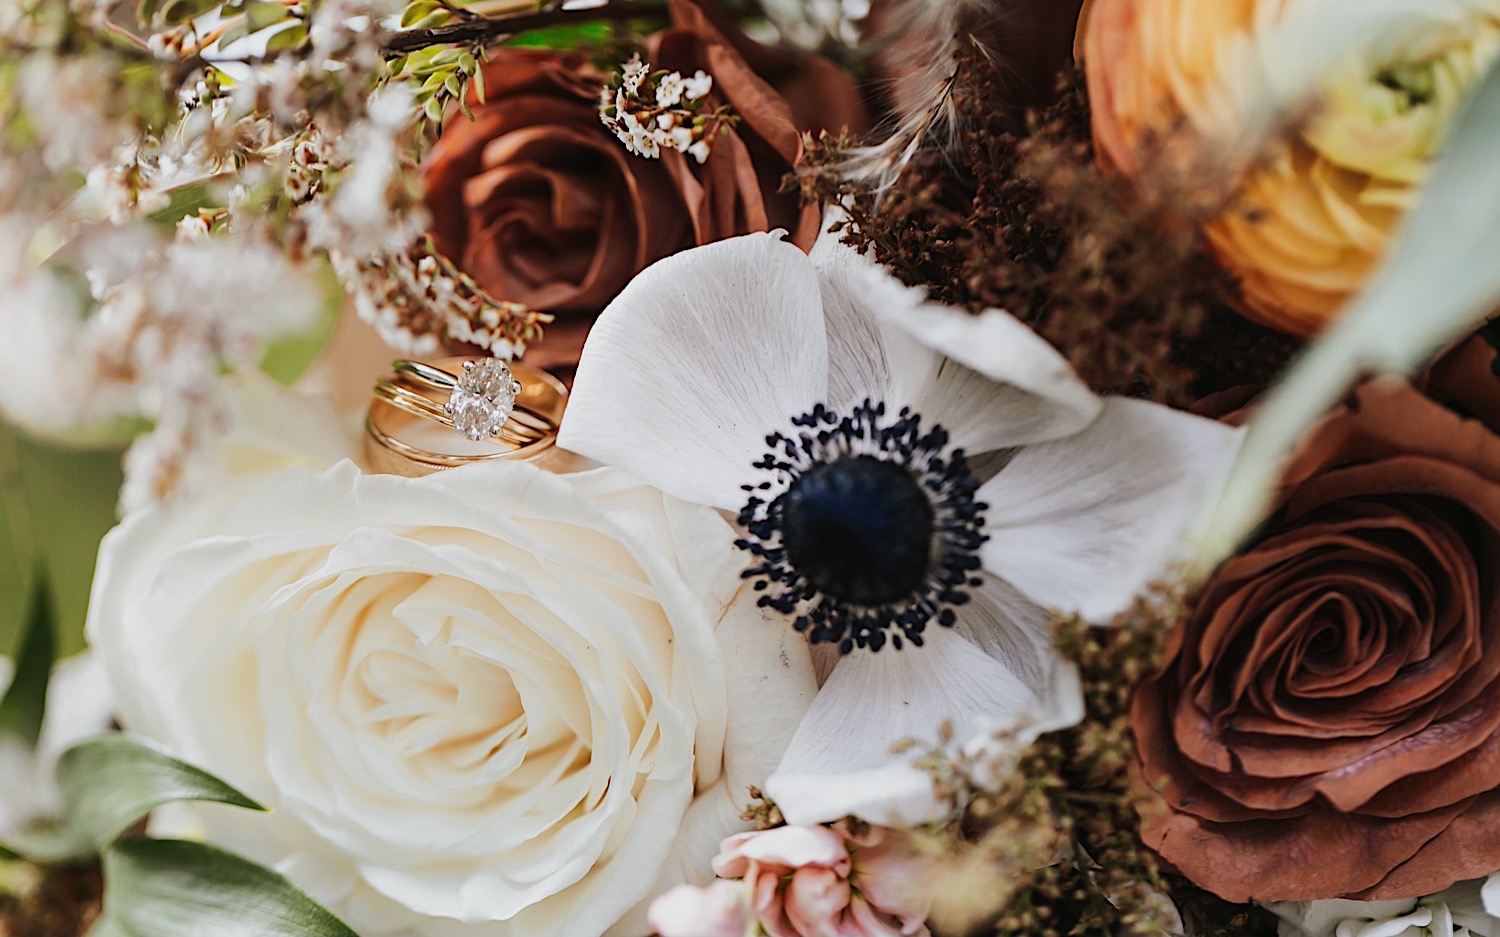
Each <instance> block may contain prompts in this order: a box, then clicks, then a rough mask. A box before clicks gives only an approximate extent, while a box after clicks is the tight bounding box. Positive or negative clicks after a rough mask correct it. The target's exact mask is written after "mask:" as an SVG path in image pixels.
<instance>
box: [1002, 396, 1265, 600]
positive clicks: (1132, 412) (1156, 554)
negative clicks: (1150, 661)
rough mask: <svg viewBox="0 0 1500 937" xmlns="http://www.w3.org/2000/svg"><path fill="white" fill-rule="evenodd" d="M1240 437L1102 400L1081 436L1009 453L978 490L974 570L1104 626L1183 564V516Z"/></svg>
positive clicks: (1130, 403)
mask: <svg viewBox="0 0 1500 937" xmlns="http://www.w3.org/2000/svg"><path fill="white" fill-rule="evenodd" d="M1241 437H1242V432H1241V431H1240V430H1239V429H1236V428H1232V427H1229V426H1225V425H1223V424H1221V423H1216V422H1214V421H1212V420H1206V419H1203V418H1201V417H1196V416H1192V415H1190V414H1186V413H1180V412H1178V411H1175V410H1171V409H1168V408H1167V407H1163V406H1159V405H1157V404H1153V403H1147V402H1145V401H1141V400H1129V399H1125V398H1118V397H1117V398H1110V399H1108V400H1107V401H1106V402H1105V405H1104V411H1103V412H1102V413H1101V414H1100V415H1099V417H1098V419H1096V420H1095V421H1094V422H1093V423H1091V424H1090V425H1089V426H1088V428H1087V429H1085V430H1084V431H1083V432H1081V433H1078V434H1076V435H1073V436H1070V437H1067V438H1066V439H1060V440H1057V441H1055V442H1049V443H1041V444H1038V445H1034V446H1028V447H1026V448H1024V449H1022V450H1020V452H1018V453H1017V454H1016V457H1015V458H1014V459H1013V460H1011V462H1010V464H1009V465H1007V466H1006V467H1005V468H1004V469H1002V470H1001V471H1000V473H999V474H998V475H996V476H995V477H994V478H992V479H991V480H990V481H988V482H986V483H985V484H984V486H983V487H981V488H980V490H979V499H980V500H981V501H983V502H984V503H986V504H987V505H988V506H989V507H988V510H987V512H986V516H985V532H986V533H987V534H988V535H989V540H988V541H986V542H985V544H984V545H983V546H982V547H981V548H980V557H981V558H982V559H983V561H984V565H985V568H986V569H988V570H989V571H990V572H992V573H994V574H995V575H997V576H1000V577H1001V578H1003V579H1006V580H1007V581H1009V582H1011V583H1012V584H1014V585H1015V586H1016V587H1017V588H1019V589H1020V590H1021V591H1022V592H1023V593H1025V594H1026V596H1027V597H1028V598H1030V599H1031V600H1032V601H1033V602H1036V603H1037V604H1039V605H1042V606H1045V607H1047V608H1056V609H1062V610H1064V611H1069V612H1078V613H1079V614H1081V615H1083V617H1084V618H1086V619H1088V620H1090V621H1094V622H1100V623H1103V622H1107V621H1109V619H1110V618H1112V617H1113V616H1114V615H1116V614H1117V613H1119V612H1120V611H1122V610H1124V609H1125V608H1126V607H1128V606H1129V605H1130V602H1131V601H1132V599H1134V597H1135V596H1136V595H1137V594H1138V593H1140V592H1141V590H1142V589H1144V588H1145V587H1146V586H1147V585H1149V584H1150V583H1151V581H1152V580H1153V579H1155V578H1156V577H1158V576H1160V575H1162V574H1163V573H1165V572H1166V571H1167V570H1168V568H1169V567H1170V565H1171V564H1172V563H1173V562H1175V561H1177V560H1180V559H1182V558H1183V557H1184V553H1183V550H1184V548H1185V546H1186V544H1184V542H1183V541H1184V539H1185V538H1184V534H1185V530H1186V528H1187V526H1188V523H1189V521H1190V520H1191V518H1192V516H1193V512H1194V510H1195V509H1196V508H1197V507H1199V503H1200V502H1201V501H1202V500H1203V499H1205V498H1206V497H1208V496H1210V495H1211V494H1213V493H1214V492H1215V491H1216V487H1217V486H1218V485H1220V484H1222V482H1223V478H1224V476H1225V475H1226V474H1227V472H1228V468H1229V465H1230V463H1231V462H1232V461H1233V459H1234V457H1235V454H1236V452H1238V450H1239V444H1240V439H1241Z"/></svg>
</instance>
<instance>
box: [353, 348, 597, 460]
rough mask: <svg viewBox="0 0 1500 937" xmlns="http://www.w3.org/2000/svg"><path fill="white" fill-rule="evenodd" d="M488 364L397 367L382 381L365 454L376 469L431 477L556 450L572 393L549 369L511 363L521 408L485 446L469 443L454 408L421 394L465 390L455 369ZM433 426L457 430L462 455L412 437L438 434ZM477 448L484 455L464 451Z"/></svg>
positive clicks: (461, 360)
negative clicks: (426, 390)
mask: <svg viewBox="0 0 1500 937" xmlns="http://www.w3.org/2000/svg"><path fill="white" fill-rule="evenodd" d="M488 360H489V359H482V358H473V357H458V358H444V359H440V360H438V361H434V362H430V363H425V364H424V363H422V362H414V361H397V362H395V364H394V366H393V367H394V371H395V373H394V374H392V375H391V376H390V377H388V378H381V379H380V380H378V381H377V382H376V384H375V387H374V390H373V399H371V401H370V407H369V410H368V411H367V412H366V414H365V456H366V460H367V463H368V467H369V468H370V470H371V471H373V472H379V473H386V474H393V475H405V476H408V477H411V476H420V475H429V474H431V473H433V472H437V471H442V470H444V469H449V468H457V467H459V466H463V465H470V464H473V463H477V462H487V461H490V460H493V459H505V460H508V461H522V462H525V461H531V460H532V459H536V458H538V457H540V456H542V455H544V454H545V453H546V452H548V451H549V450H550V449H552V448H553V446H554V445H555V444H556V442H557V428H558V426H559V425H561V423H562V415H563V411H564V409H565V408H566V406H567V398H568V391H567V388H566V387H564V386H563V384H562V382H561V381H559V380H557V378H555V377H553V376H552V375H550V374H548V373H546V372H545V371H542V370H540V369H538V368H533V367H531V366H529V365H525V364H521V363H519V362H509V363H508V367H509V369H510V371H511V372H512V375H513V376H514V378H516V379H517V380H516V381H515V383H516V384H517V385H519V386H518V387H517V389H516V396H515V402H514V406H513V407H512V409H511V410H510V412H509V414H508V416H507V417H506V419H505V423H504V424H503V425H502V427H501V429H500V431H499V432H498V433H496V434H494V435H491V436H490V437H488V438H487V439H485V440H481V441H479V442H471V441H470V439H467V438H464V435H463V433H462V432H461V431H460V430H459V429H458V428H457V427H455V425H454V421H453V417H452V414H451V413H450V412H449V410H448V408H446V407H444V405H443V404H442V403H440V402H438V401H437V400H434V399H433V398H432V397H430V396H428V394H426V393H423V392H422V388H427V389H429V390H437V391H445V392H450V393H451V392H452V391H453V389H454V388H455V387H456V386H457V385H458V377H457V376H456V375H455V374H454V373H453V372H454V371H461V370H462V368H463V365H464V364H465V362H485V361H488ZM434 423H435V424H439V425H442V426H445V427H448V428H450V429H451V431H452V433H453V434H454V436H453V439H454V448H455V449H458V450H460V451H443V447H442V446H441V445H440V446H439V447H438V448H430V446H431V444H430V443H428V442H427V441H426V440H422V444H421V445H418V444H417V442H416V441H414V440H413V438H412V437H414V436H415V437H417V438H418V439H420V438H421V436H422V435H426V436H428V437H431V436H432V435H433V431H432V430H429V429H424V428H423V427H426V426H431V425H432V424H434ZM403 436H405V437H406V438H402V437H403ZM475 447H479V448H480V449H482V450H483V451H469V452H466V451H463V450H465V449H473V448H475Z"/></svg>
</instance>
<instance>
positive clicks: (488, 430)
mask: <svg viewBox="0 0 1500 937" xmlns="http://www.w3.org/2000/svg"><path fill="white" fill-rule="evenodd" d="M518 390H520V387H519V386H518V385H517V384H516V380H515V378H514V377H512V376H511V373H510V368H508V367H506V364H505V362H504V361H499V360H496V359H494V358H490V359H486V360H484V361H466V362H464V368H463V373H462V374H459V375H458V383H457V384H455V385H454V387H453V393H452V394H450V395H449V397H448V407H447V410H448V415H449V416H450V417H452V418H453V428H454V429H456V430H458V431H459V432H460V433H463V434H464V435H465V436H467V437H469V438H470V439H472V440H474V441H475V442H478V441H480V440H482V439H489V438H490V437H491V436H494V435H496V434H498V433H499V432H500V427H502V426H504V425H505V421H506V420H508V419H510V412H511V411H512V410H514V409H515V407H516V392H517V391H518Z"/></svg>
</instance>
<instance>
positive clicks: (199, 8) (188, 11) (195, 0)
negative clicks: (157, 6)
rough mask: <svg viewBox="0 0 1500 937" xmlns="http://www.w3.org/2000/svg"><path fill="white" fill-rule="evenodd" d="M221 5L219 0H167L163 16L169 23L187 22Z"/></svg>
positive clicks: (163, 7)
mask: <svg viewBox="0 0 1500 937" xmlns="http://www.w3.org/2000/svg"><path fill="white" fill-rule="evenodd" d="M218 5H219V0H167V2H166V3H164V4H162V7H161V11H160V13H161V18H162V19H163V20H165V21H166V22H168V23H185V22H187V21H188V20H190V19H192V18H193V17H195V16H202V15H203V14H204V13H207V12H208V11H209V10H211V9H213V8H214V7H216V6H218Z"/></svg>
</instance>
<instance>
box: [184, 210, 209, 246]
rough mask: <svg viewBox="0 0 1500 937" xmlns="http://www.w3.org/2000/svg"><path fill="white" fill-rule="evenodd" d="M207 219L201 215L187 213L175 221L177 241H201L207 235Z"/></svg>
mask: <svg viewBox="0 0 1500 937" xmlns="http://www.w3.org/2000/svg"><path fill="white" fill-rule="evenodd" d="M208 234H209V227H208V219H206V218H204V217H203V216H202V215H188V216H187V217H186V218H183V219H182V220H181V221H179V222H177V240H178V241H182V242H185V241H201V240H204V239H206V238H207V237H208Z"/></svg>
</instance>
